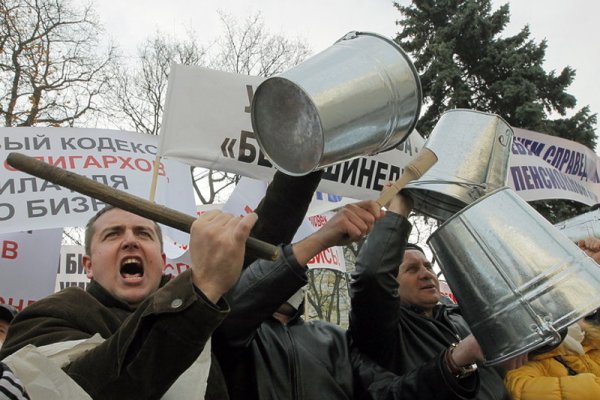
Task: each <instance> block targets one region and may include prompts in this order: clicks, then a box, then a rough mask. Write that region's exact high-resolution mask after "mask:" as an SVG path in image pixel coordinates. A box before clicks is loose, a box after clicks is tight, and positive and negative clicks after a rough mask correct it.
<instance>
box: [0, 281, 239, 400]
mask: <svg viewBox="0 0 600 400" xmlns="http://www.w3.org/2000/svg"><path fill="white" fill-rule="evenodd" d="M167 282H168V278H167V277H163V281H162V282H161V284H162V285H161V286H162V287H161V288H160V289H159V290H158V291H157V292H156V293H154V294H153V295H152V296H150V297H149V298H148V299H147V300H146V301H144V302H143V303H142V304H141V305H140V306H139V307H137V309H135V310H133V311H132V310H131V309H130V308H129V307H128V306H127V305H126V304H124V303H122V302H121V301H119V300H117V299H115V298H114V297H112V296H111V295H110V294H109V293H108V292H107V291H106V290H104V288H103V287H102V286H100V285H99V284H98V283H96V282H95V281H92V282H91V283H90V285H89V286H88V288H87V291H84V290H81V289H79V288H76V287H71V288H67V289H65V290H63V291H61V292H58V293H56V294H54V295H51V296H48V297H46V298H44V299H42V300H39V301H37V302H35V303H34V304H32V305H30V306H28V307H27V308H25V309H24V310H23V311H21V312H20V313H19V314H18V316H17V317H16V318H15V319H14V320H13V323H12V325H11V327H10V331H9V334H8V337H7V338H6V342H5V343H4V346H3V347H2V351H1V353H0V359H1V358H4V357H6V356H8V355H10V354H12V353H14V352H16V351H17V350H19V349H20V348H22V347H24V346H25V345H27V344H33V345H36V346H43V345H47V344H51V343H57V342H62V341H68V340H78V339H88V338H90V337H92V336H93V335H94V334H96V333H99V334H100V335H101V336H102V337H103V338H104V339H106V341H104V342H103V343H102V344H100V345H98V346H97V347H96V348H94V349H93V350H90V351H88V352H86V353H85V354H83V355H82V356H80V357H78V358H77V359H75V360H74V361H73V362H72V363H70V364H69V365H68V366H66V367H65V368H64V369H65V371H66V372H67V374H69V376H70V377H71V378H73V379H74V380H75V381H76V382H77V384H79V385H80V386H81V387H82V388H83V389H84V390H85V391H86V392H87V393H89V394H90V396H91V397H92V398H94V399H159V398H160V397H161V396H162V395H163V394H164V393H165V392H166V391H167V390H168V389H169V387H170V386H171V385H172V384H173V382H175V380H176V379H177V378H178V377H179V375H181V373H182V372H183V371H185V370H186V369H187V368H188V367H189V366H190V365H191V364H192V363H193V362H194V360H196V358H198V356H199V355H200V353H201V352H202V350H203V349H204V346H205V344H206V342H207V340H208V339H209V338H210V335H211V333H212V332H213V330H214V329H215V328H216V327H217V326H218V325H219V324H220V323H221V321H222V320H223V318H225V316H226V315H227V312H228V306H227V304H226V303H225V302H224V301H223V300H221V301H220V303H219V304H218V307H216V306H215V305H214V304H212V303H211V302H210V301H209V300H208V299H206V298H205V297H204V295H203V294H202V293H201V292H199V291H198V290H197V289H195V287H194V285H193V284H192V280H191V272H190V271H187V272H184V273H182V274H181V275H179V276H178V277H177V278H175V279H173V280H172V281H170V282H168V283H167ZM206 398H207V399H219V400H221V399H224V398H227V393H226V388H225V386H224V381H223V377H222V374H221V371H220V368H219V366H218V364H217V363H216V362H215V360H214V357H213V362H212V363H211V371H210V375H209V379H208V388H207V396H206Z"/></svg>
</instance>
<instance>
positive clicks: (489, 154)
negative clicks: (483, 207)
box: [404, 109, 514, 221]
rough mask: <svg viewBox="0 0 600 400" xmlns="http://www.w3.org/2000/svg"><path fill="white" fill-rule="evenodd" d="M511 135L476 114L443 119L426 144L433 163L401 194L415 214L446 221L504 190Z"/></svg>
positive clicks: (500, 123) (491, 118)
mask: <svg viewBox="0 0 600 400" xmlns="http://www.w3.org/2000/svg"><path fill="white" fill-rule="evenodd" d="M513 136H514V133H513V130H512V128H511V127H510V126H509V125H508V124H507V123H506V122H505V121H504V120H503V119H502V118H500V117H499V116H497V115H495V114H489V113H484V112H481V111H475V110H465V109H455V110H451V111H447V112H446V113H444V114H443V115H442V116H441V117H440V119H439V121H438V123H437V124H436V125H435V128H434V129H433V131H432V132H431V135H430V136H429V138H428V140H427V147H428V148H430V149H431V150H432V151H433V152H434V153H436V154H437V156H438V162H437V163H436V164H435V165H434V166H433V167H432V168H431V169H430V170H429V171H427V172H426V173H425V174H424V175H423V176H422V177H421V178H420V179H418V180H417V181H413V182H411V183H409V184H408V185H406V188H405V189H404V190H405V191H406V192H407V193H408V194H409V195H410V196H411V197H412V198H413V200H414V202H415V205H414V208H415V210H417V211H419V212H420V213H422V214H424V215H427V216H430V217H433V218H436V219H438V220H440V221H445V220H446V219H448V218H450V217H451V216H452V215H454V214H456V213H457V212H458V211H460V210H461V209H462V208H464V207H465V206H466V205H468V204H470V203H472V202H473V201H475V200H477V199H478V198H480V197H482V196H484V195H485V194H487V193H490V192H492V191H494V190H495V189H498V188H500V187H503V186H504V185H505V184H506V174H507V169H508V158H509V156H510V146H511V143H512V139H513Z"/></svg>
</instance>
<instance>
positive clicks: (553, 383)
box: [504, 324, 600, 400]
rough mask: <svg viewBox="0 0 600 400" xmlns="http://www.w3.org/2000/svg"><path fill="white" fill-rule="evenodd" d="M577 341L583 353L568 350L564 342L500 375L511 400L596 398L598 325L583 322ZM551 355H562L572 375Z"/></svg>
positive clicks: (599, 365)
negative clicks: (581, 339) (581, 335)
mask: <svg viewBox="0 0 600 400" xmlns="http://www.w3.org/2000/svg"><path fill="white" fill-rule="evenodd" d="M584 330H585V339H584V340H583V342H582V343H581V344H582V346H583V350H584V354H579V353H576V352H575V351H572V350H569V349H568V348H567V347H566V346H565V344H564V343H562V344H561V345H560V346H558V347H557V348H556V349H554V350H552V351H549V352H547V353H543V354H540V355H536V356H534V357H532V359H531V360H530V361H529V362H528V363H527V364H525V365H523V366H522V367H521V368H517V369H514V370H512V371H509V372H508V373H507V374H506V376H505V379H504V383H505V384H506V387H507V388H508V390H509V392H510V394H511V395H512V396H513V399H514V400H560V399H562V400H588V399H589V400H597V399H600V327H598V326H592V325H589V324H586V325H585V327H584ZM555 357H559V358H561V359H562V361H563V362H564V364H566V365H567V366H568V367H569V368H571V370H573V371H574V372H576V373H577V374H576V375H569V370H568V369H567V367H566V366H565V365H563V363H561V362H560V361H558V360H557V359H556V358H555Z"/></svg>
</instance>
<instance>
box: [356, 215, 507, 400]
mask: <svg viewBox="0 0 600 400" xmlns="http://www.w3.org/2000/svg"><path fill="white" fill-rule="evenodd" d="M410 230H411V225H410V223H409V222H408V220H407V219H406V218H404V217H402V216H400V215H398V214H395V213H393V212H389V211H388V212H387V213H386V215H385V216H384V217H383V218H382V219H380V220H379V221H378V222H377V223H376V224H375V227H374V229H373V231H372V232H371V233H370V235H369V237H368V239H367V242H366V243H365V244H364V245H363V247H362V249H361V251H360V254H359V256H358V259H357V263H356V271H355V273H354V274H353V276H352V278H353V280H352V283H351V286H350V288H351V289H350V295H351V301H352V311H351V313H350V331H351V334H352V337H353V340H354V341H355V342H356V345H357V346H358V347H359V349H361V351H363V352H364V353H365V354H367V355H368V356H369V357H371V358H372V359H374V360H375V361H376V362H378V363H379V364H381V365H382V366H383V367H385V368H388V369H389V370H390V371H392V372H394V373H396V374H398V375H401V376H403V375H405V374H407V373H410V372H411V371H414V370H415V369H417V368H419V367H420V366H421V365H422V364H423V363H426V362H429V361H431V360H434V359H438V360H440V359H441V355H442V354H443V353H444V351H445V350H446V349H447V348H448V347H449V346H450V344H451V343H454V342H457V341H458V340H460V339H462V338H464V337H466V336H467V335H469V333H470V331H469V328H468V325H467V324H466V322H465V320H464V318H463V317H462V315H461V314H460V309H459V308H458V306H449V305H442V304H440V305H437V306H436V308H435V309H434V310H433V314H434V315H433V318H428V317H425V316H424V315H422V313H421V312H420V310H418V309H414V308H411V307H405V306H402V305H401V304H400V298H399V296H400V295H401V294H400V293H399V292H398V289H399V288H398V283H397V281H396V276H397V275H398V271H399V266H400V264H401V262H402V258H403V255H404V250H405V247H406V243H407V240H408V235H409V234H410ZM438 365H439V368H440V371H439V372H438V374H439V375H441V376H443V377H444V381H445V385H443V386H442V387H439V386H438V387H433V386H432V385H430V384H428V383H427V381H426V380H424V381H423V382H422V384H421V390H422V391H430V392H431V396H432V397H431V398H432V399H433V398H436V399H437V398H442V397H444V398H469V397H472V396H473V395H474V394H475V392H474V391H473V390H472V389H473V387H475V388H476V386H473V382H464V381H468V380H469V379H475V380H479V389H478V390H477V391H476V397H475V398H477V399H508V398H509V396H508V394H507V392H506V389H505V387H504V384H503V382H502V377H501V375H500V374H499V373H498V372H497V371H496V370H495V369H494V368H492V367H485V366H481V367H480V368H479V370H478V372H477V373H476V374H474V375H472V376H471V377H470V378H465V379H462V380H458V379H456V378H454V377H453V376H452V375H451V374H449V371H448V370H447V368H446V367H445V365H444V364H443V363H441V362H440V363H439V364H438ZM475 383H476V382H475ZM415 384H416V383H415ZM469 388H470V389H469ZM465 389H469V390H465ZM438 392H439V393H438ZM442 393H444V394H443V395H442Z"/></svg>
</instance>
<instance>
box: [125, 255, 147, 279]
mask: <svg viewBox="0 0 600 400" xmlns="http://www.w3.org/2000/svg"><path fill="white" fill-rule="evenodd" d="M120 272H121V276H122V277H123V278H125V279H131V278H141V277H142V276H144V266H143V265H142V263H141V262H140V260H138V259H137V258H126V259H125V260H123V262H122V263H121V271H120Z"/></svg>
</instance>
